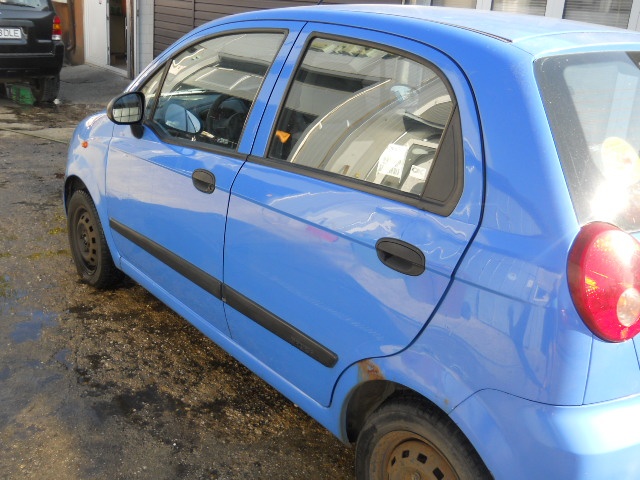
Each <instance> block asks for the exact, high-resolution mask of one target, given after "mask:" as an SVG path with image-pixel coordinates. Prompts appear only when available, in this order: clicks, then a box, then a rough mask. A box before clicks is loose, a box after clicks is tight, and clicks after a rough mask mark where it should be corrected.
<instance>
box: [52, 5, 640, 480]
mask: <svg viewBox="0 0 640 480" xmlns="http://www.w3.org/2000/svg"><path fill="white" fill-rule="evenodd" d="M639 150H640V33H637V32H631V31H624V30H616V29H612V28H608V27H602V26H596V25H587V24H580V23H572V22H566V21H561V20H554V19H549V18H538V17H527V16H518V15H510V14H498V13H492V12H478V11H465V10H459V9H446V8H436V7H433V8H432V7H409V6H327V7H304V8H292V9H283V10H269V11H258V12H254V13H249V14H241V15H239V16H231V17H227V18H224V19H221V20H218V21H215V22H212V23H208V24H206V25H203V26H202V27H200V28H197V29H196V30H194V31H193V32H191V33H189V34H188V35H186V36H185V37H183V38H182V39H181V40H179V41H178V42H177V43H176V44H174V45H173V46H172V47H170V48H169V49H168V50H167V51H165V52H164V53H162V54H161V55H160V56H159V57H158V58H157V59H156V60H155V61H154V62H153V63H152V64H151V65H149V67H148V68H147V69H146V70H145V71H144V72H143V73H142V74H141V75H140V76H139V77H138V78H137V79H136V80H134V81H133V83H132V84H131V85H130V87H129V88H128V90H127V92H125V93H124V94H123V95H121V96H119V97H118V98H116V99H114V100H113V101H112V102H111V103H110V105H109V107H108V109H107V112H106V113H105V112H103V113H99V114H96V115H93V116H91V117H89V118H87V119H86V120H85V121H83V122H82V123H81V124H80V125H79V126H78V128H77V130H76V131H75V134H74V137H73V140H72V142H71V145H70V150H69V160H68V165H67V171H66V181H65V188H64V201H65V207H66V211H67V215H68V229H69V241H70V245H71V252H72V255H73V259H74V261H75V263H76V265H77V268H78V272H79V274H80V275H81V277H82V278H83V279H84V281H86V282H87V283H89V284H91V285H94V286H95V287H98V288H105V287H110V286H113V285H114V283H116V282H117V281H118V280H119V279H120V277H121V275H122V274H123V273H124V274H126V275H128V276H129V277H131V278H133V279H134V280H135V281H137V282H139V283H140V284H141V285H142V286H144V287H145V288H146V289H148V290H149V291H150V292H151V293H153V294H154V295H156V296H157V297H158V298H159V299H161V300H162V301H164V302H165V303H166V304H167V305H169V306H170V307H171V308H172V309H174V310H175V311H176V312H178V313H179V314H180V315H182V316H183V317H184V318H186V319H187V320H188V321H189V322H191V323H192V324H194V325H195V326H196V327H198V328H199V329H200V330H201V331H202V332H203V333H204V334H205V335H207V336H208V337H210V338H211V339H212V340H213V341H215V342H216V343H217V344H219V345H220V346H222V347H223V348H224V349H226V350H227V351H228V352H230V353H231V354H232V355H233V356H235V357H236V358H238V359H239V360H240V361H241V362H243V363H244V364H246V365H247V366H248V367H249V368H251V369H252V370H253V371H254V372H255V373H256V374H257V375H259V376H260V377H262V378H263V379H264V380H266V381H267V382H269V383H270V384H272V385H274V386H275V387H276V388H277V389H279V390H280V391H281V392H282V393H283V394H284V395H286V396H287V397H289V398H290V399H291V400H292V401H293V402H295V403H296V404H297V405H299V406H300V407H301V408H303V409H304V410H305V411H306V412H308V413H309V414H310V415H311V416H312V417H314V418H315V419H317V420H318V421H319V422H321V423H322V424H323V425H325V426H326V427H327V428H328V429H329V430H330V431H331V432H333V433H334V434H335V435H336V436H338V437H339V438H340V439H342V440H343V441H344V442H349V443H354V444H356V475H357V477H358V478H359V479H383V478H384V479H386V478H394V479H395V478H429V479H431V478H433V479H451V478H457V479H479V478H490V477H494V478H497V479H514V478H517V479H551V478H554V479H555V478H557V479H586V478H640V363H639V362H640V337H638V336H637V334H638V332H639V331H640V241H639V240H640V159H639V156H638V151H639ZM248 401H250V400H248Z"/></svg>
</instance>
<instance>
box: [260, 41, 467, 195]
mask: <svg viewBox="0 0 640 480" xmlns="http://www.w3.org/2000/svg"><path fill="white" fill-rule="evenodd" d="M454 107H455V104H454V101H453V98H452V95H451V94H450V91H449V89H448V87H447V85H446V84H445V83H444V81H443V80H442V78H441V77H440V76H439V74H438V73H437V72H436V71H435V70H434V69H433V68H431V67H429V66H427V65H425V64H422V63H419V62H417V61H415V60H412V59H409V58H406V57H404V56H402V55H399V54H396V53H392V52H387V51H384V50H380V49H378V48H374V47H369V46H363V45H357V44H353V43H347V42H343V41H339V40H330V39H322V38H316V39H314V40H313V41H312V42H311V44H310V46H309V48H308V50H307V52H306V54H305V56H304V59H303V61H302V64H301V65H300V67H299V69H298V72H297V73H296V76H295V80H294V82H293V84H292V85H291V87H290V90H289V93H288V95H287V98H286V102H285V105H284V108H283V109H282V111H281V112H280V116H279V120H278V123H277V127H276V129H275V132H274V135H273V139H272V141H271V146H270V150H269V155H270V157H271V158H276V159H280V160H286V161H287V162H290V163H292V164H296V165H300V166H302V167H306V168H311V169H314V170H320V171H322V172H323V173H328V174H329V175H333V176H334V177H337V178H348V179H350V180H351V181H353V182H355V183H360V184H361V185H362V184H366V185H375V186H376V187H380V188H382V189H386V190H389V191H393V192H402V193H403V194H407V195H413V196H415V197H419V196H421V195H422V193H423V191H424V188H425V185H426V184H427V182H428V179H429V177H430V175H431V173H432V170H433V167H434V161H435V158H436V157H437V156H438V152H439V149H440V146H441V143H443V142H442V139H443V137H444V136H445V132H446V131H447V128H448V126H449V125H450V123H451V119H452V118H453V117H454V115H453V112H454Z"/></svg>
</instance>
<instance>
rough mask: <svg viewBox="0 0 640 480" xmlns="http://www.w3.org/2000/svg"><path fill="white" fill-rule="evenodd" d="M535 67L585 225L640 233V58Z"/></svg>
mask: <svg viewBox="0 0 640 480" xmlns="http://www.w3.org/2000/svg"><path fill="white" fill-rule="evenodd" d="M536 68H537V76H538V81H539V83H540V86H541V90H542V94H543V97H544V101H545V108H546V110H547V115H548V116H549V120H550V123H551V127H552V130H553V134H554V138H555V140H556V144H557V147H558V152H559V154H560V159H561V162H562V166H563V170H564V173H565V176H566V179H567V184H568V185H569V190H570V194H571V198H572V200H573V203H574V207H575V210H576V213H577V216H578V219H579V221H580V222H581V223H587V222H589V221H593V220H602V221H606V222H610V223H614V224H616V225H618V226H619V227H620V228H623V229H625V230H627V231H638V230H640V158H639V155H638V152H639V151H640V52H600V53H588V54H575V55H566V56H558V57H549V58H544V59H541V60H539V61H538V62H537V65H536Z"/></svg>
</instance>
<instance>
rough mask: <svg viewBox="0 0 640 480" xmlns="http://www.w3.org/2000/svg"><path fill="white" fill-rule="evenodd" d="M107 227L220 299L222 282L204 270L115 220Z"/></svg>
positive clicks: (111, 220) (110, 220) (110, 221)
mask: <svg viewBox="0 0 640 480" xmlns="http://www.w3.org/2000/svg"><path fill="white" fill-rule="evenodd" d="M109 226H110V227H111V228H112V229H113V230H114V231H116V232H118V233H119V234H120V235H122V236H123V237H124V238H126V239H127V240H130V241H131V242H133V243H135V244H136V245H137V246H139V247H140V248H142V249H143V250H145V251H146V252H148V253H149V254H151V255H153V256H154V257H156V258H157V259H158V260H160V261H161V262H162V263H164V264H165V265H167V266H169V267H171V268H172V269H173V270H175V271H176V272H178V273H179V274H180V275H182V276H183V277H185V278H186V279H188V280H191V281H192V282H193V283H195V284H196V285H198V286H199V287H200V288H202V289H203V290H204V291H205V292H208V293H210V294H211V295H213V296H214V297H216V298H217V299H219V300H221V299H222V282H221V281H220V280H218V279H217V278H215V277H212V276H211V275H209V274H208V273H207V272H205V271H204V270H201V269H199V268H198V267H196V266H195V265H193V264H192V263H189V262H187V261H186V260H184V259H183V258H180V257H179V256H178V255H176V254H175V253H173V252H172V251H170V250H168V249H166V248H165V247H163V246H162V245H160V244H158V243H156V242H154V241H153V240H151V239H149V238H147V237H145V236H144V235H140V234H139V233H138V232H136V231H135V230H132V229H131V228H129V227H127V226H126V225H123V224H122V223H120V222H118V221H117V220H114V219H112V218H110V219H109Z"/></svg>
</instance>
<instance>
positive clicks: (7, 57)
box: [0, 0, 64, 102]
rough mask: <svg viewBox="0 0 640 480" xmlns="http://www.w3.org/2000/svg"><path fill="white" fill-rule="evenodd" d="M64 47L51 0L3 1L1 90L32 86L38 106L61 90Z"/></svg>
mask: <svg viewBox="0 0 640 480" xmlns="http://www.w3.org/2000/svg"><path fill="white" fill-rule="evenodd" d="M63 61H64V44H63V43H62V29H61V25H60V18H59V17H58V16H57V15H56V13H55V11H54V9H53V5H52V4H51V0H0V87H2V88H1V90H2V93H4V86H3V85H2V84H3V83H11V82H29V83H30V84H31V91H32V92H33V95H34V97H35V99H36V101H38V102H51V101H53V100H55V98H56V96H57V95H58V90H59V89H60V70H61V69H62V63H63Z"/></svg>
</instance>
